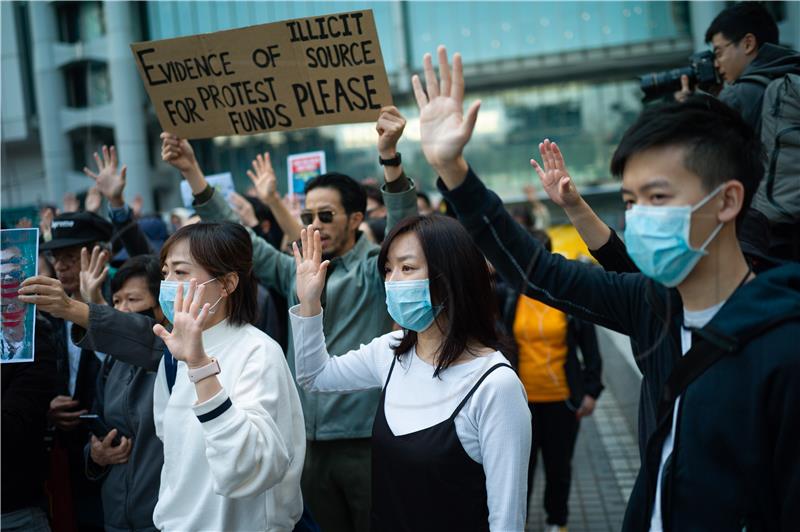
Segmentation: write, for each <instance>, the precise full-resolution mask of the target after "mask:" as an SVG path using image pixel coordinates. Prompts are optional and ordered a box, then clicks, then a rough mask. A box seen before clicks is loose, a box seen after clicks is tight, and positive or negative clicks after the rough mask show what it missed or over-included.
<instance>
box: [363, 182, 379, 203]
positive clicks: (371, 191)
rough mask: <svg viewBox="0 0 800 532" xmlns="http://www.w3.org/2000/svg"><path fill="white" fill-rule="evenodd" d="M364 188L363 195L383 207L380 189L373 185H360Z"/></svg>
mask: <svg viewBox="0 0 800 532" xmlns="http://www.w3.org/2000/svg"><path fill="white" fill-rule="evenodd" d="M361 186H362V187H364V194H366V195H367V198H369V199H372V200H374V201H377V202H378V203H380V204H381V205H383V194H381V189H379V188H378V187H377V186H375V185H361Z"/></svg>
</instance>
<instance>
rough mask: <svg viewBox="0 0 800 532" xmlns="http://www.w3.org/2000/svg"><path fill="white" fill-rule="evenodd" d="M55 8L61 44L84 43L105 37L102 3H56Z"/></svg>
mask: <svg viewBox="0 0 800 532" xmlns="http://www.w3.org/2000/svg"><path fill="white" fill-rule="evenodd" d="M55 8H56V17H57V20H58V30H59V40H61V42H65V43H77V42H80V41H83V42H86V41H91V40H93V39H97V38H99V37H102V36H103V35H105V33H106V21H105V17H104V15H103V4H102V2H57V3H56V4H55Z"/></svg>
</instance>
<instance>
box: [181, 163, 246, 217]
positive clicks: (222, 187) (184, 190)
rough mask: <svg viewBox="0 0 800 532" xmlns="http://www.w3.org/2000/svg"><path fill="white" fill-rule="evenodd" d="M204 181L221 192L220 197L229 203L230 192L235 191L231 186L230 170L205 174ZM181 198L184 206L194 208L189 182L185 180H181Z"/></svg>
mask: <svg viewBox="0 0 800 532" xmlns="http://www.w3.org/2000/svg"><path fill="white" fill-rule="evenodd" d="M206 181H207V182H208V184H209V185H210V186H211V187H212V188H215V189H217V194H222V197H223V198H225V199H226V200H227V201H228V203H230V197H231V193H232V192H236V189H235V188H234V186H233V175H231V173H230V172H223V173H221V174H214V175H207V176H206ZM181 199H182V200H183V206H184V207H186V208H187V209H193V208H194V207H193V206H192V202H193V201H194V196H192V187H190V186H189V183H187V182H186V181H181Z"/></svg>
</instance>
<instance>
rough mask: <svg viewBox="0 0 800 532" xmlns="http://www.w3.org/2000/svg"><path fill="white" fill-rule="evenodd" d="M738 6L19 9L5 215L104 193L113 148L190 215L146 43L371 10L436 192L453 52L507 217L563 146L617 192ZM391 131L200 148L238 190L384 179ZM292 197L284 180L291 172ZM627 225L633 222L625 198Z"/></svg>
mask: <svg viewBox="0 0 800 532" xmlns="http://www.w3.org/2000/svg"><path fill="white" fill-rule="evenodd" d="M725 5H727V3H726V2H703V1H697V2H676V1H670V2H649V1H641V0H640V1H623V2H614V1H606V2H587V1H583V2H581V1H568V2H563V1H562V2H547V1H536V2H510V1H509V2H507V1H491V2H489V1H474V2H409V1H401V0H391V1H387V2H367V1H360V2H354V1H349V2H305V1H282V2H277V1H276V2H270V1H252V2H243V1H213V2H209V1H191V2H189V1H151V2H124V1H122V2H118V1H114V2H104V1H82V2H63V1H41V2H39V1H37V2H2V3H0V9H2V15H3V16H2V40H3V42H2V44H3V62H2V67H3V72H2V74H3V75H2V78H3V92H4V97H3V99H2V104H3V112H2V129H1V131H2V148H3V149H2V204H3V207H4V208H8V207H10V206H17V205H25V204H27V205H33V204H35V203H38V202H42V201H51V202H52V201H54V202H60V201H61V197H62V195H63V194H64V193H65V192H75V193H79V192H81V191H85V190H86V188H88V186H89V185H90V184H91V183H90V182H89V181H88V180H87V179H86V178H85V177H84V176H83V174H82V173H81V171H80V170H81V168H82V167H83V166H84V165H86V164H87V163H91V161H92V159H91V153H92V152H93V151H94V150H96V149H97V148H98V147H99V146H100V145H101V144H103V143H108V144H110V143H115V144H116V145H117V147H118V151H119V152H120V155H121V156H122V159H123V160H124V162H125V163H126V164H127V165H128V191H129V192H130V195H131V197H133V196H134V195H136V194H141V195H142V196H143V197H144V201H145V208H146V209H147V210H150V209H155V210H165V209H168V208H170V207H173V206H176V205H179V204H180V197H179V193H178V179H177V177H176V172H175V171H174V170H173V169H172V168H171V167H169V166H167V165H166V164H164V163H163V162H161V161H160V141H159V138H158V134H159V133H160V126H159V124H158V121H157V120H156V117H155V113H154V111H153V107H152V104H150V102H149V101H148V99H147V96H146V94H145V92H144V89H143V86H142V83H141V80H140V79H139V77H138V73H137V72H136V68H135V65H134V63H133V57H132V55H131V53H130V49H129V48H128V45H129V43H131V42H134V41H141V40H156V39H166V38H171V37H178V36H185V35H192V34H197V33H203V32H212V31H217V30H223V29H230V28H236V27H242V26H248V25H253V24H261V23H267V22H275V21H279V20H285V19H290V18H298V17H306V16H314V15H321V14H326V13H336V12H345V11H350V10H357V9H372V10H373V11H374V14H375V20H376V23H377V27H378V35H379V38H380V41H381V49H382V53H383V57H384V61H385V64H386V69H387V73H388V75H389V80H390V83H391V86H392V93H393V96H394V102H395V104H396V105H397V106H398V107H399V108H400V109H401V111H402V112H403V113H404V114H405V116H406V117H407V118H408V120H409V124H408V127H407V128H406V133H405V135H404V138H403V140H402V141H401V144H400V150H401V152H402V153H403V159H404V162H405V166H406V168H407V170H408V173H409V175H411V176H413V177H414V178H416V180H417V182H418V184H419V185H420V187H421V188H422V189H427V190H431V189H432V188H433V186H434V178H435V176H433V175H432V172H431V169H430V168H429V167H428V166H427V164H425V161H424V158H423V157H422V154H421V152H420V148H419V127H418V122H417V120H416V117H417V114H418V113H417V109H416V104H415V102H414V99H413V96H412V94H411V84H410V78H411V75H412V74H414V73H418V72H419V71H420V70H421V64H422V56H423V54H425V53H427V52H435V49H436V46H437V45H439V44H444V45H446V46H447V47H448V49H449V50H450V52H451V53H452V52H455V51H460V52H461V53H462V55H463V58H464V65H465V66H464V68H465V76H466V83H467V99H468V102H469V101H471V100H472V99H475V98H480V99H481V100H482V101H483V105H482V108H481V112H480V116H479V120H478V124H477V127H476V131H475V135H474V138H473V140H472V142H471V143H470V145H469V147H468V148H467V156H468V159H469V161H470V162H471V163H472V164H473V166H474V167H475V170H476V171H477V172H478V173H479V175H481V176H482V177H483V178H484V179H485V180H486V181H488V183H489V184H490V186H491V187H492V188H494V189H495V190H497V191H498V192H499V193H500V194H501V196H503V197H504V199H506V200H510V201H514V200H520V199H522V194H521V188H522V186H523V185H524V184H527V183H531V182H535V181H536V180H535V179H534V176H533V172H532V170H531V169H530V167H529V164H528V160H529V159H530V157H531V156H533V155H535V154H536V151H537V149H536V147H537V144H538V143H539V142H540V141H541V140H542V139H543V138H545V137H548V138H551V139H554V140H556V141H558V142H559V144H560V145H561V147H562V149H563V151H564V153H565V154H566V156H567V161H568V164H569V167H570V170H571V173H572V174H573V176H574V177H575V179H576V180H577V181H578V182H579V183H580V185H581V187H582V190H583V191H584V192H585V193H588V194H590V195H591V194H609V193H611V192H612V191H614V193H615V191H616V188H617V187H616V186H615V185H614V184H613V182H612V180H611V178H610V176H609V173H608V161H609V159H610V155H611V153H612V152H613V149H614V147H615V145H616V143H617V142H618V140H619V139H620V137H621V135H622V133H623V132H624V130H625V128H626V127H627V126H628V125H629V124H630V123H631V122H632V121H633V120H634V119H635V117H636V116H637V114H638V112H639V111H640V109H641V106H642V104H641V94H640V91H639V87H638V80H637V76H638V75H641V74H643V73H646V72H652V71H656V70H663V69H667V68H672V67H675V66H680V65H685V64H686V62H687V57H688V56H689V55H690V54H691V53H692V52H693V51H695V50H698V49H701V48H704V47H705V43H703V33H704V31H705V28H706V27H707V25H708V24H709V23H710V21H711V20H712V19H713V17H714V16H715V15H716V13H718V12H719V11H720V10H721V9H723V8H724V7H725ZM768 6H769V8H770V9H771V10H772V11H773V12H774V13H775V15H776V18H777V19H778V20H779V27H780V29H781V36H782V41H783V42H784V43H785V44H786V45H789V46H792V47H794V48H798V47H800V24H798V20H800V2H771V3H769V4H768ZM376 138H377V136H376V133H375V131H374V124H369V123H367V124H347V125H340V126H327V127H321V128H315V129H307V130H301V131H292V132H274V133H268V134H260V135H254V136H249V137H248V136H243V137H225V138H217V139H209V140H204V141H198V142H195V146H196V151H197V152H198V157H199V158H200V160H201V163H202V164H203V166H204V168H205V169H206V171H207V172H209V173H217V172H224V171H231V172H232V173H233V174H234V176H235V179H236V182H237V186H238V187H239V188H240V189H241V190H245V189H246V188H247V187H248V185H249V183H248V179H247V177H246V175H245V170H246V169H247V168H248V167H249V165H250V161H252V159H253V158H254V157H255V155H256V154H257V153H259V152H262V151H270V152H271V153H272V155H273V160H275V161H285V158H286V156H287V155H289V154H291V153H298V152H303V151H311V150H318V149H322V150H325V152H326V154H327V159H328V167H329V169H335V170H337V171H340V172H343V173H347V174H350V175H352V176H353V177H355V178H357V179H364V178H368V177H374V178H380V176H381V169H380V167H379V165H378V164H377V154H376V152H375V142H376ZM277 170H278V172H279V177H281V187H282V188H283V189H284V190H285V186H286V183H285V174H286V168H285V163H283V164H278V165H277ZM614 205H616V207H615V208H619V205H620V204H619V201H618V197H615V201H614Z"/></svg>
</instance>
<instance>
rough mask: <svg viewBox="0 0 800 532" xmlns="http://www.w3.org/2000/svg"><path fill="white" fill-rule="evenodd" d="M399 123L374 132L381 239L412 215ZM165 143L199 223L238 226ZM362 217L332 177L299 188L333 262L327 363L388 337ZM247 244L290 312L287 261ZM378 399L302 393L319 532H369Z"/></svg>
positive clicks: (166, 138) (361, 196)
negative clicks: (384, 213) (383, 218)
mask: <svg viewBox="0 0 800 532" xmlns="http://www.w3.org/2000/svg"><path fill="white" fill-rule="evenodd" d="M405 123H406V121H405V119H404V118H403V117H402V116H401V115H400V113H399V111H398V110H397V109H396V108H394V107H386V108H383V109H382V110H381V113H380V117H379V118H378V122H377V127H376V129H377V131H378V134H379V138H378V153H379V158H380V162H381V164H382V165H383V168H384V177H385V180H386V183H385V185H384V187H383V190H382V192H383V197H384V202H385V204H386V207H387V209H388V220H387V231H388V230H390V229H391V227H392V226H393V225H394V224H395V223H396V222H398V221H400V220H401V219H403V218H405V217H406V216H410V215H414V214H416V213H417V194H416V190H415V188H414V185H413V183H412V182H411V180H410V179H408V178H406V176H405V174H404V173H403V168H402V166H401V164H400V154H399V153H398V152H397V150H396V148H397V142H398V141H399V140H400V136H401V135H402V133H403V128H404V127H405ZM162 139H163V145H162V153H161V155H162V158H163V159H164V160H165V161H167V162H169V163H170V164H171V165H173V166H174V167H175V168H177V169H178V170H180V172H181V174H182V175H183V176H184V177H185V178H186V180H187V181H188V182H189V185H190V186H191V188H192V193H193V194H194V196H195V209H196V210H197V213H198V214H199V215H200V217H201V218H202V219H203V220H204V221H220V220H230V221H234V222H238V221H239V220H238V218H237V217H236V214H235V213H234V212H233V211H232V209H231V208H230V207H229V206H228V205H227V203H226V202H225V199H224V198H222V197H221V196H220V195H219V194H218V193H216V192H214V189H213V188H211V187H209V186H208V184H207V183H206V180H205V178H204V177H203V173H202V171H201V169H200V167H199V165H198V163H197V161H196V159H195V157H194V153H193V152H192V148H191V146H190V145H189V143H188V142H187V141H186V140H185V139H179V138H177V137H175V136H173V135H170V134H168V133H163V134H162ZM256 166H257V165H255V164H254V168H255V167H256ZM365 210H366V194H365V192H364V190H363V188H362V187H361V185H359V184H358V183H357V182H356V181H354V180H353V179H352V178H350V177H347V176H344V175H342V174H335V173H330V174H325V175H323V176H320V177H318V178H316V179H314V180H312V181H310V182H309V183H308V184H307V185H306V205H305V209H304V210H303V211H302V213H301V218H302V219H303V223H305V224H306V225H312V226H313V228H314V229H318V230H319V231H320V233H321V234H322V235H323V251H324V253H325V255H326V258H329V259H330V260H331V265H330V266H329V268H328V280H327V282H326V292H325V294H324V299H323V306H324V307H325V318H324V330H325V337H326V340H327V345H328V350H329V352H330V353H331V355H333V356H339V355H342V354H344V353H346V352H348V351H350V350H351V349H356V348H358V347H359V346H360V345H361V344H366V343H369V342H370V341H371V340H372V339H373V338H375V337H376V336H380V335H382V334H385V333H387V332H389V331H391V330H392V325H393V322H392V319H391V318H390V317H389V314H388V312H387V311H386V302H385V301H386V295H385V292H384V284H383V282H384V279H383V267H382V265H379V264H377V259H378V252H379V251H380V248H379V247H378V246H376V245H375V244H372V243H370V242H369V241H368V240H367V238H366V237H365V236H364V235H363V234H362V233H361V232H359V231H358V226H359V224H360V223H361V222H362V221H363V219H364V213H365ZM276 217H277V214H276ZM279 219H280V218H279ZM251 237H252V239H253V263H254V265H255V272H254V273H255V274H256V276H257V277H258V278H259V280H260V281H261V282H262V283H264V284H265V285H266V286H268V287H271V288H274V289H275V290H277V291H278V292H279V293H281V294H282V295H283V296H284V297H285V298H286V299H287V301H288V302H289V306H292V305H295V304H297V303H298V300H297V294H296V292H295V270H296V266H295V262H294V258H293V257H292V256H291V255H287V254H284V253H281V252H280V251H279V250H277V249H275V248H274V247H272V246H271V245H270V244H269V243H267V242H266V241H265V240H263V239H261V238H259V237H257V236H255V234H253V233H252V232H251ZM289 336H290V344H289V349H288V360H289V366H290V367H291V369H292V371H293V372H294V348H293V345H292V344H291V335H289ZM379 395H380V391H379V390H375V391H369V392H356V393H349V394H330V393H326V394H314V393H307V392H304V391H303V390H300V398H301V401H302V404H303V414H304V416H305V424H306V437H307V438H308V444H307V447H306V462H305V469H304V471H303V479H302V489H303V496H304V499H305V502H306V504H307V505H308V507H309V508H310V509H311V512H312V514H313V515H314V517H315V519H317V521H319V524H320V526H321V528H322V529H323V530H325V531H326V532H337V531H343V532H344V531H347V532H349V531H358V532H361V531H364V532H366V531H367V530H368V529H369V512H370V469H371V467H370V466H371V463H370V460H371V457H370V437H371V435H372V422H373V419H374V417H375V410H376V407H377V404H378V397H379Z"/></svg>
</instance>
